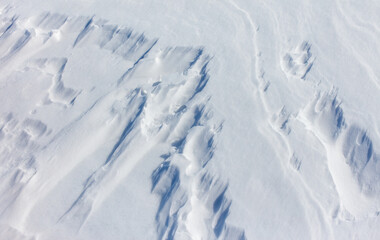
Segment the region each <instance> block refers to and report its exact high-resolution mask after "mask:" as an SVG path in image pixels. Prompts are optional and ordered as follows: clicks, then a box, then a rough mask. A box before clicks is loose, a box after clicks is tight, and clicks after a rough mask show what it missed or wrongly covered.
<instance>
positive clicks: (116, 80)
mask: <svg viewBox="0 0 380 240" xmlns="http://www.w3.org/2000/svg"><path fill="white" fill-rule="evenodd" d="M2 25H3V26H4V27H3V28H2V35H1V36H0V41H1V45H0V48H1V50H2V57H1V61H2V63H3V64H12V63H11V60H13V59H16V58H18V62H20V63H21V64H20V63H18V64H17V65H14V67H13V68H12V69H10V70H9V76H10V79H14V82H16V84H14V83H13V82H11V81H10V80H3V81H6V82H7V84H6V85H4V84H3V85H4V87H3V89H2V91H3V92H5V91H7V89H9V90H10V89H11V88H16V87H17V84H18V82H20V83H23V82H27V81H36V82H37V85H35V86H30V87H29V88H28V87H26V88H23V91H26V95H27V96H29V95H30V99H28V104H26V105H25V106H24V108H23V109H20V110H18V111H17V112H12V109H11V108H9V109H5V112H3V113H2V114H3V115H2V116H3V117H2V120H1V125H0V141H1V142H2V145H1V146H2V147H1V161H2V166H1V176H0V177H1V179H2V181H3V184H2V185H1V189H0V190H1V196H2V197H1V198H0V207H1V209H0V213H1V218H2V221H5V219H6V218H7V217H9V220H8V221H5V222H6V223H7V224H9V226H10V227H11V228H7V229H8V230H7V231H8V232H9V234H11V235H12V231H13V230H11V229H13V228H14V229H24V230H25V231H24V232H25V233H27V235H28V236H29V235H39V236H43V237H46V238H49V237H54V236H56V235H55V234H57V233H58V232H59V231H61V229H66V231H67V232H68V233H67V234H69V235H70V236H72V237H73V238H74V237H75V236H81V234H86V230H83V229H85V228H86V223H87V222H88V221H89V219H90V218H91V216H92V215H93V214H96V212H97V211H98V210H99V209H101V208H102V207H104V202H105V201H107V199H108V198H109V197H110V196H111V195H112V194H113V193H114V191H116V190H115V189H116V188H117V187H118V186H119V185H120V184H121V183H123V181H124V179H126V178H127V177H128V175H129V174H130V173H131V172H132V171H134V168H135V166H136V165H137V164H138V163H139V161H143V160H144V159H145V158H146V156H149V158H150V159H151V161H153V160H154V159H156V160H155V161H158V162H157V165H156V169H155V170H154V171H153V173H152V174H151V184H152V186H151V193H152V195H151V197H152V198H157V197H158V200H159V204H158V206H157V212H156V216H155V223H156V228H157V235H156V236H157V238H158V239H245V235H244V231H243V230H242V229H239V228H236V227H234V226H231V225H230V224H228V223H227V222H226V220H227V218H228V215H229V211H230V207H231V204H232V201H231V199H230V197H229V195H228V180H227V179H226V180H224V179H222V178H221V176H218V174H217V173H216V172H215V171H213V168H212V166H210V162H211V161H217V159H214V151H215V149H216V145H217V140H216V139H217V136H218V133H219V132H220V131H221V130H222V123H221V122H219V123H218V121H217V120H213V121H211V119H212V118H213V112H212V109H211V108H210V107H209V106H208V100H209V98H210V96H208V94H207V92H206V91H205V87H206V86H207V83H208V81H210V79H211V77H210V75H209V73H208V71H209V70H208V64H209V62H210V60H211V58H210V57H209V56H208V55H207V54H205V53H204V49H202V48H186V47H174V48H158V47H155V46H156V43H157V40H156V39H154V40H149V39H147V38H146V37H145V36H144V35H143V34H137V33H135V32H134V31H133V30H131V29H129V28H123V27H120V26H116V25H109V24H107V23H106V21H104V20H101V19H97V18H94V17H92V18H88V17H69V16H64V15H60V14H53V13H49V12H48V13H44V14H42V15H40V16H37V17H34V18H31V19H26V20H19V19H17V18H16V17H12V18H7V17H3V19H2ZM13 43H14V44H13ZM52 48H54V49H55V50H56V52H54V53H50V52H49V49H52ZM31 49H33V51H31ZM22 51H25V52H28V53H30V52H33V53H32V54H30V55H28V57H25V56H22V55H20V54H19V53H21V52H22ZM86 51H94V52H95V54H98V55H99V56H108V55H111V56H113V57H112V58H105V59H102V58H98V59H94V60H95V61H98V62H100V63H101V64H105V65H107V64H109V65H111V64H115V65H116V66H117V64H119V63H122V64H121V65H122V66H118V67H117V69H116V71H117V72H118V74H120V75H117V73H116V74H115V73H110V77H109V78H107V79H97V78H96V75H94V74H92V75H91V76H92V77H93V78H94V80H93V82H92V81H91V79H82V81H81V84H75V83H74V82H73V79H75V78H77V77H76V76H75V72H72V71H71V69H73V68H75V67H76V64H79V65H81V64H82V65H83V66H85V67H86V65H84V64H83V63H81V62H78V60H77V59H76V56H77V55H80V54H83V53H84V54H86ZM107 61H110V62H107ZM12 66H13V65H12ZM92 70H93V71H96V70H97V69H92ZM101 70H103V69H101ZM83 71H86V70H83ZM105 73H109V72H108V71H106V72H105ZM73 74H74V75H73ZM90 74H91V73H90ZM95 74H96V72H95ZM100 74H104V72H101V73H100ZM81 77H84V78H86V75H85V74H84V75H82V76H81ZM74 86H76V87H74ZM28 91H29V92H28ZM3 96H5V95H3ZM23 101H25V102H27V100H26V99H25V100H23ZM7 111H8V112H7ZM157 151H158V152H162V151H166V152H163V153H161V154H158V153H157ZM155 154H156V155H155ZM145 161H146V159H145ZM51 169H55V170H54V174H51V172H50V171H51ZM78 172H80V174H79V173H78ZM67 182H70V185H72V186H73V187H74V188H75V189H74V190H71V189H70V187H69V188H68V187H66V186H67V185H66V183H67ZM62 184H64V185H62ZM60 186H64V187H62V189H60ZM135 187H139V186H135ZM141 187H147V186H145V185H142V186H141ZM57 191H62V193H64V194H66V196H65V198H64V199H63V198H61V197H59V196H61V195H62V193H59V194H58V195H55V193H56V192H57ZM21 208H23V211H19V210H18V209H21ZM52 208H54V211H53V209H52ZM41 209H42V210H41ZM40 211H42V212H44V213H45V214H43V215H42V216H40V217H41V218H40V219H37V218H36V217H37V215H40V214H39V212H40ZM119 231H120V230H119ZM43 232H45V233H43ZM41 234H42V235H41ZM12 236H14V237H16V236H17V234H16V233H14V234H13V235H12ZM119 237H122V236H119Z"/></svg>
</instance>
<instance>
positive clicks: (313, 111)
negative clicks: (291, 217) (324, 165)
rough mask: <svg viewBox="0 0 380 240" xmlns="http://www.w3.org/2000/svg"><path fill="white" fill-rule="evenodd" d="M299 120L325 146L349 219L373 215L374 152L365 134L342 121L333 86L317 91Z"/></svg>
mask: <svg viewBox="0 0 380 240" xmlns="http://www.w3.org/2000/svg"><path fill="white" fill-rule="evenodd" d="M300 119H301V121H303V122H304V123H305V124H306V127H307V128H308V129H309V130H310V131H312V132H313V133H314V134H315V135H316V136H317V137H318V139H319V140H320V141H321V142H322V144H323V145H324V146H325V149H326V151H327V156H328V164H329V170H330V172H331V175H332V177H333V180H334V183H335V186H336V188H337V191H338V193H339V195H340V200H341V201H342V204H343V206H342V207H343V208H344V209H345V210H347V211H348V212H349V214H351V215H352V217H353V219H355V218H359V219H360V218H363V217H366V216H371V215H376V214H377V212H378V211H379V208H380V205H379V204H380V202H379V201H378V199H377V196H378V194H379V185H380V182H379V180H380V179H379V167H378V166H377V164H378V155H377V153H376V152H375V151H374V149H373V146H372V141H371V139H370V138H369V137H368V133H366V131H365V130H362V129H360V128H359V127H358V126H356V125H354V124H351V125H348V124H347V123H346V122H345V119H344V114H343V109H342V108H341V107H340V101H339V100H338V98H337V89H332V90H331V91H330V92H328V93H326V92H325V93H317V94H316V96H315V97H314V99H313V100H312V101H311V102H310V103H309V104H308V105H307V106H306V107H305V108H304V109H303V111H302V112H301V115H300ZM344 218H347V217H344ZM350 218H351V217H348V219H350Z"/></svg>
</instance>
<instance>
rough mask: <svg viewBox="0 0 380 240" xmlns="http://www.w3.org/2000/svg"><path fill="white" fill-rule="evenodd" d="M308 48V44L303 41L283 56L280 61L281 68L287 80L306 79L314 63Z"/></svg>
mask: <svg viewBox="0 0 380 240" xmlns="http://www.w3.org/2000/svg"><path fill="white" fill-rule="evenodd" d="M310 48H311V45H310V43H308V42H306V41H304V42H302V43H301V44H300V45H299V46H297V47H296V48H295V49H292V50H291V51H289V52H287V53H285V54H284V56H283V57H282V59H281V68H282V70H283V71H284V73H285V74H286V76H287V77H288V78H300V79H305V78H306V75H307V73H308V72H309V71H310V69H311V67H312V66H313V62H314V58H313V57H312V55H311V52H310Z"/></svg>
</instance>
